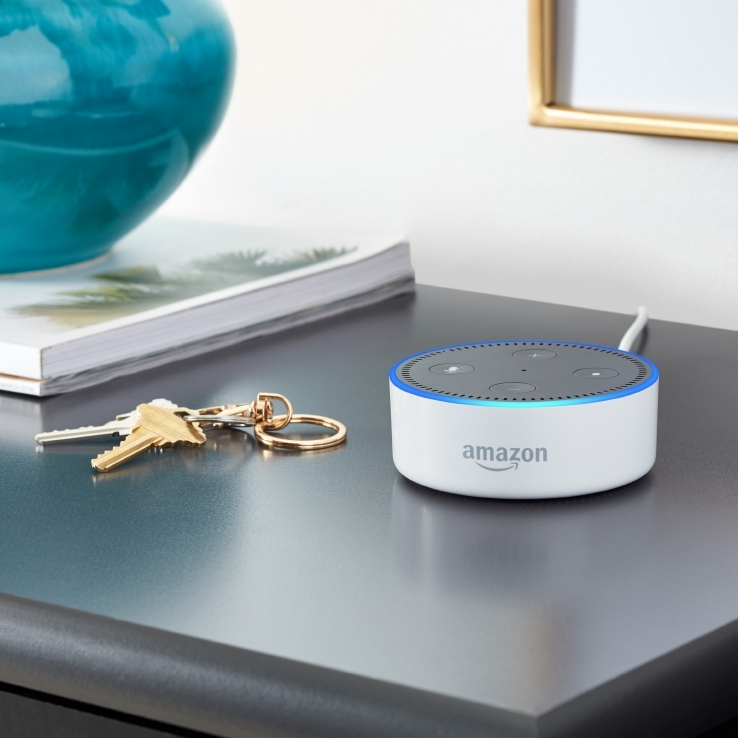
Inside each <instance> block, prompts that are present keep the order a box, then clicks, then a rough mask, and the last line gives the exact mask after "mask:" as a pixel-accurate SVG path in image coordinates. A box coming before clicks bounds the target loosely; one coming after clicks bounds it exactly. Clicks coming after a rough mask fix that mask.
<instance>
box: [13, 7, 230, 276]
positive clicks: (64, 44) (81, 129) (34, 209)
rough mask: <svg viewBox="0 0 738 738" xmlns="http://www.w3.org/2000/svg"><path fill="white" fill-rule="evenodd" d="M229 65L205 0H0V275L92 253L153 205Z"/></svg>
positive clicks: (202, 122) (224, 85)
mask: <svg viewBox="0 0 738 738" xmlns="http://www.w3.org/2000/svg"><path fill="white" fill-rule="evenodd" d="M234 61H235V47H234V41H233V34H232V30H231V27H230V25H229V23H228V19H227V17H226V15H225V13H224V11H223V10H222V8H221V7H220V5H219V4H218V3H217V1H216V0H0V273H10V272H26V271H34V270H39V269H50V268H54V267H60V266H66V265H69V264H74V263H77V262H82V261H87V260H89V259H93V258H95V257H97V256H100V255H101V254H103V253H105V252H106V251H107V250H108V249H110V248H111V246H112V245H113V244H114V243H115V242H116V241H117V240H118V239H120V238H121V237H122V236H124V235H125V234H126V233H127V232H128V231H130V230H131V229H133V228H134V227H135V226H137V225H138V224H139V223H141V221H143V220H144V219H145V218H146V217H148V216H149V215H150V214H151V213H152V212H154V210H155V209H156V208H157V207H159V205H161V204H162V202H164V200H166V198H167V197H168V196H169V195H171V194H172V192H174V190H175V189H176V188H177V187H178V185H179V184H180V183H181V182H182V180H183V179H184V178H185V176H186V175H187V173H188V172H189V170H190V168H191V167H192V164H193V162H194V161H195V159H196V157H197V155H198V154H199V153H200V152H201V151H202V149H203V147H204V146H205V144H207V142H208V141H209V140H210V139H211V138H212V136H213V135H214V134H215V131H216V130H217V128H218V126H219V125H220V122H221V120H222V119H223V115H224V114H225V110H226V107H227V104H228V99H229V96H230V91H231V87H232V82H233V73H234Z"/></svg>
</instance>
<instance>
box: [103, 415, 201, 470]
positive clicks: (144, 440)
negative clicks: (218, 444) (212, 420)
mask: <svg viewBox="0 0 738 738" xmlns="http://www.w3.org/2000/svg"><path fill="white" fill-rule="evenodd" d="M136 411H137V412H138V414H139V421H138V424H137V425H136V427H135V428H134V429H133V430H132V431H131V433H130V435H129V436H128V437H127V438H126V440H125V441H123V443H121V444H120V445H119V446H117V447H116V448H114V449H112V450H110V451H106V452H105V453H104V454H100V455H99V456H98V457H97V458H96V459H93V460H92V468H93V469H95V470H96V471H99V472H109V471H111V470H113V469H115V468H116V467H119V466H121V464H125V463H126V462H127V461H130V460H131V459H133V458H135V457H136V456H140V455H141V454H143V453H145V452H146V451H148V450H149V449H151V448H162V447H164V446H174V445H175V444H179V443H182V444H186V445H188V446H202V445H203V444H204V443H205V441H206V440H207V438H206V437H205V434H204V433H203V432H202V430H200V426H199V425H198V424H197V423H188V422H187V421H186V420H182V418H180V417H179V416H178V415H176V414H175V413H186V414H191V412H192V411H191V410H187V408H163V407H156V406H154V405H139V406H138V407H137V408H136Z"/></svg>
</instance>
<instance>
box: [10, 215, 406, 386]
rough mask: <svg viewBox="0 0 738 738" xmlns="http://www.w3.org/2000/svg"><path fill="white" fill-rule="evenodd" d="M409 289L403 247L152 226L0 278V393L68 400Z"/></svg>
mask: <svg viewBox="0 0 738 738" xmlns="http://www.w3.org/2000/svg"><path fill="white" fill-rule="evenodd" d="M413 288H414V276H413V269H412V264H411V262H410V247H409V245H408V243H407V241H405V240H404V239H403V238H394V237H372V236H345V235H343V236H340V237H337V236H336V235H335V234H306V233H296V232H289V231H278V230H269V229H258V228H246V227H240V226H228V225H215V224H207V223H196V222H188V221H179V220H172V219H167V218H161V217H159V218H154V219H152V220H151V221H149V222H148V223H146V224H145V225H144V226H142V227H141V228H139V229H138V230H137V231H136V232H134V233H133V234H131V235H130V236H128V237H127V238H126V239H124V240H123V241H121V242H120V243H119V244H118V245H117V246H116V247H115V248H114V249H113V251H112V252H111V254H110V255H109V256H107V257H105V258H104V259H103V260H98V261H97V262H95V263H90V264H87V265H82V266H80V267H75V268H70V269H67V270H57V271H54V272H50V273H47V274H43V273H37V274H33V275H25V276H24V275H20V276H10V277H0V390H3V391H6V392H19V393H23V394H27V395H36V396H44V395H53V394H59V393H62V392H70V391H72V390H76V389H81V388H83V387H88V386H91V385H93V384H99V383H101V382H105V381H107V380H109V379H112V378H114V377H120V376H123V375H126V374H132V373H134V372H138V371H141V370H143V369H149V368H151V367H156V366H160V365H162V364H166V363H167V362H170V361H176V360H178V359H184V358H187V357H191V356H195V355H197V354H202V353H205V352H207V351H212V350H214V349H217V348H221V347H223V346H228V345H231V344H234V343H238V342H240V341H245V340H247V339H250V338H255V337H257V336H263V335H265V334H268V333H274V332H276V331H279V330H283V329H285V328H289V327H292V326H296V325H301V324H304V323H308V322H311V321H315V320H319V319H321V318H324V317H327V316H329V315H336V314H338V313H342V312H344V311H346V310H350V309H352V308H356V307H360V306H364V305H369V304H372V303H375V302H378V301H380V300H384V299H387V298H390V297H394V296H396V295H399V294H402V293H406V292H410V291H412V290H413Z"/></svg>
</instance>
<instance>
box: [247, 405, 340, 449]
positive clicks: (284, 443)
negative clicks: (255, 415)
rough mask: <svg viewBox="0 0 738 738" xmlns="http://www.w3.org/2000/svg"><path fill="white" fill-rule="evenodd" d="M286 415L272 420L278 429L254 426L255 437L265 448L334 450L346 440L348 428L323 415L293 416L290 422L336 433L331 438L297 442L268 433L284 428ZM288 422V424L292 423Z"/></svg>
mask: <svg viewBox="0 0 738 738" xmlns="http://www.w3.org/2000/svg"><path fill="white" fill-rule="evenodd" d="M286 417H287V416H286V415H276V416H274V418H272V424H274V423H279V424H280V425H278V426H277V427H274V426H273V425H272V424H267V423H264V422H261V423H257V424H256V425H255V426H254V435H255V436H256V438H257V439H258V440H259V441H261V443H263V444H264V445H265V446H268V447H269V448H288V449H293V450H296V451H311V450H316V449H320V448H332V447H333V446H338V445H340V444H341V443H343V442H344V441H345V440H346V426H345V425H344V424H343V423H341V422H340V421H338V420H333V418H324V417H323V416H322V415H298V414H293V415H292V416H291V419H290V421H291V422H292V423H309V424H311V425H322V426H324V427H326V428H330V429H331V430H334V431H336V432H335V434H334V435H332V436H330V437H329V438H316V439H314V440H312V441H297V440H294V439H292V438H280V437H279V436H272V435H270V434H269V433H268V432H267V431H270V430H279V428H284V427H285V425H287V423H284V422H283V421H284V418H286ZM290 421H287V422H290Z"/></svg>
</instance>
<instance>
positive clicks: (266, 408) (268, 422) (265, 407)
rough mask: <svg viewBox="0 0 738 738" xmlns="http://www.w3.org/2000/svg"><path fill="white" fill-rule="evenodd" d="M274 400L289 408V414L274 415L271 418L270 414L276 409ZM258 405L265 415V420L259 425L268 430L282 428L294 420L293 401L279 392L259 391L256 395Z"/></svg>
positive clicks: (286, 408)
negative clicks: (273, 403) (273, 404)
mask: <svg viewBox="0 0 738 738" xmlns="http://www.w3.org/2000/svg"><path fill="white" fill-rule="evenodd" d="M272 400H277V401H278V402H281V403H282V404H283V405H284V407H285V410H287V414H286V415H272V417H271V419H270V418H269V416H270V415H271V413H272V412H273V410H274V408H273V406H272V402H271V401H272ZM262 403H263V404H262ZM256 406H257V407H258V408H259V409H260V410H261V411H262V416H263V417H264V420H262V421H261V422H259V423H257V425H261V426H263V427H264V428H266V429H267V430H281V429H282V428H284V427H286V426H288V425H289V424H290V423H291V422H292V403H291V402H290V401H289V400H288V399H287V398H286V397H285V396H284V395H280V394H278V393H277V392H259V394H258V395H257V396H256Z"/></svg>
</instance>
